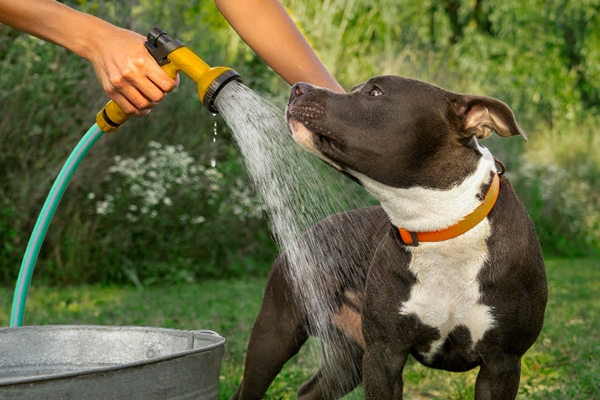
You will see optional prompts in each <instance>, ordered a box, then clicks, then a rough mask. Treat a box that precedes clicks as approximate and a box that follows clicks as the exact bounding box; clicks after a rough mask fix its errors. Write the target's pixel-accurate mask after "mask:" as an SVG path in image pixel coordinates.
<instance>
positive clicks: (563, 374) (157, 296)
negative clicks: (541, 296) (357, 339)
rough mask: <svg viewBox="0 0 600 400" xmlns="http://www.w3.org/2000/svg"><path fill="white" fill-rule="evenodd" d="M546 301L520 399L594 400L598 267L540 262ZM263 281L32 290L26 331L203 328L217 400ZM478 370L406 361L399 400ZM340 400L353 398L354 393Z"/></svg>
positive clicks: (285, 381)
mask: <svg viewBox="0 0 600 400" xmlns="http://www.w3.org/2000/svg"><path fill="white" fill-rule="evenodd" d="M547 269H548V280H549V286H550V299H549V303H548V308H547V315H546V323H545V326H544V330H543V331H542V334H541V335H540V337H539V339H538V341H537V342H536V344H535V345H534V346H533V347H532V348H531V349H530V350H529V352H528V353H527V354H526V356H525V358H524V360H523V372H522V378H521V387H520V395H519V398H520V399H569V400H572V399H600V367H599V365H598V362H599V361H600V319H598V318H597V316H598V315H600V297H599V296H598V293H600V260H598V259H589V258H588V259H575V260H556V259H554V260H549V261H548V262H547ZM264 284H265V280H264V279H239V280H223V281H207V282H201V283H198V284H185V285H174V286H157V287H148V288H145V289H143V290H138V289H135V288H133V287H104V286H79V287H69V288H52V287H45V286H43V287H37V286H35V280H34V285H33V286H32V288H31V290H30V295H29V298H28V304H27V312H26V314H25V323H26V324H28V325H48V324H100V325H143V326H162V327H170V328H177V329H190V330H192V329H212V330H214V331H216V332H218V333H220V334H221V335H223V336H225V337H226V338H227V351H226V354H225V357H224V359H223V365H222V370H221V393H220V396H219V398H220V399H227V398H229V396H231V394H232V393H233V392H234V390H235V388H236V387H237V385H238V384H239V381H240V377H241V375H242V368H243V358H244V351H245V346H246V342H247V340H248V336H249V332H250V330H251V328H252V325H253V322H254V318H255V316H256V313H257V312H258V308H259V307H260V301H261V297H262V290H263V287H264ZM11 301H12V288H0V325H2V326H6V325H8V321H9V313H10V305H11ZM315 346H317V343H316V342H315V341H313V342H311V346H308V347H309V348H307V349H303V351H302V352H301V354H299V355H298V356H297V357H296V358H295V359H294V360H293V361H292V362H291V363H290V364H289V365H287V366H286V368H285V369H284V370H283V371H282V373H281V374H280V376H279V377H278V378H277V380H276V381H275V382H274V383H273V385H272V387H271V388H270V390H269V392H268V394H267V397H266V398H268V399H288V398H295V397H296V396H295V393H296V389H297V387H298V385H299V384H300V383H301V382H303V381H304V380H306V379H308V377H309V376H310V375H311V374H312V373H314V372H315V371H316V368H317V362H316V361H315V360H314V358H313V357H312V355H311V350H310V347H315ZM476 373H477V371H476V370H474V371H471V372H469V373H463V374H454V373H447V372H443V371H435V370H431V369H427V368H424V367H423V366H421V365H419V364H418V363H416V362H414V361H411V362H410V363H409V365H408V366H407V368H406V369H405V373H404V378H405V398H406V399H472V398H473V384H474V381H475V377H476ZM348 398H362V392H361V390H360V389H358V390H356V391H355V393H353V394H352V395H350V396H348Z"/></svg>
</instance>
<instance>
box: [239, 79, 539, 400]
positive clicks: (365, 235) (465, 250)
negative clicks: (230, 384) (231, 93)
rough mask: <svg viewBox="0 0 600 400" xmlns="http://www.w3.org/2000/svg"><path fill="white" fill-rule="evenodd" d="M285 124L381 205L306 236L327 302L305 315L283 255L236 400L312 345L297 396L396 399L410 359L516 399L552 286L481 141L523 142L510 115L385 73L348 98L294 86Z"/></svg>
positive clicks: (486, 101) (250, 395) (491, 394)
mask: <svg viewBox="0 0 600 400" xmlns="http://www.w3.org/2000/svg"><path fill="white" fill-rule="evenodd" d="M286 117H287V120H288V124H289V127H290V130H291V132H292V134H293V136H294V138H295V140H296V141H297V142H298V143H299V144H300V145H301V146H302V147H304V148H305V149H307V150H308V151H310V152H312V153H314V154H316V155H317V156H318V157H320V158H321V159H322V160H324V161H325V162H327V163H328V164H330V165H331V166H333V167H334V168H336V169H337V170H339V171H340V172H342V173H344V174H346V175H348V176H350V177H351V178H352V179H354V180H355V181H357V182H358V183H360V184H361V185H363V186H364V187H365V188H366V190H368V191H369V192H370V193H371V194H372V195H373V196H374V197H375V198H377V199H378V200H379V201H380V202H381V206H380V207H371V208H364V209H359V210H355V211H351V212H348V213H342V214H338V215H335V216H332V217H330V218H327V219H325V220H323V221H321V222H320V223H318V224H316V225H315V226H314V227H312V228H311V229H310V230H309V231H308V232H306V234H305V235H304V236H303V237H302V238H301V239H300V240H299V241H298V244H297V249H300V250H301V251H307V252H313V251H314V252H315V254H314V256H313V260H314V264H315V265H314V269H315V271H319V272H318V274H319V276H320V278H319V280H320V281H321V282H322V283H324V284H322V285H321V286H319V287H320V288H321V289H320V300H319V301H320V302H325V303H328V304H327V307H322V308H321V307H319V309H316V308H315V307H314V304H313V303H311V304H308V305H307V302H306V298H305V297H303V296H301V295H300V294H299V293H297V291H295V288H296V287H297V286H298V285H295V284H294V283H293V282H290V278H289V274H288V271H289V269H290V268H291V266H290V264H291V263H290V258H289V256H288V254H287V253H284V254H282V255H281V256H280V257H279V258H278V259H277V261H276V262H275V264H274V266H273V269H272V271H271V274H270V276H269V280H268V283H267V288H266V290H265V294H264V299H263V304H262V308H261V310H260V313H259V315H258V317H257V320H256V323H255V326H254V328H253V331H252V334H251V338H250V342H249V346H248V351H247V354H246V365H245V371H244V378H243V381H242V384H241V386H240V387H239V388H238V391H237V392H236V394H235V395H234V396H233V399H258V398H261V397H262V396H263V395H264V393H265V392H266V390H267V388H268V387H269V385H270V384H271V382H272V380H273V379H274V378H275V376H276V375H277V374H278V373H279V371H280V370H281V368H282V367H283V365H284V364H285V362H287V361H288V360H289V359H290V358H291V357H292V356H294V355H295V354H296V353H297V352H298V350H299V349H300V348H301V346H302V345H303V344H304V342H305V341H306V340H307V338H308V337H309V336H310V335H312V334H316V335H319V336H320V337H321V339H322V341H323V346H324V350H325V353H324V354H325V357H324V360H323V363H322V366H321V369H320V370H319V371H318V372H317V373H316V374H315V375H314V376H313V377H312V378H311V379H310V380H309V381H308V382H306V383H305V384H303V385H302V387H301V388H300V390H299V392H298V395H299V398H301V399H333V398H339V397H341V396H343V395H344V394H346V393H348V392H349V391H351V390H352V389H354V388H355V387H356V386H357V385H359V384H360V382H361V381H362V382H363V384H364V393H365V398H366V399H401V398H402V391H403V382H402V370H403V368H404V365H405V363H406V360H407V358H408V356H409V355H412V356H413V357H415V358H416V359H417V360H418V361H420V362H421V363H423V364H424V365H426V366H428V367H432V368H439V369H444V370H450V371H467V370H470V369H472V368H474V367H476V366H480V367H481V368H480V371H479V374H478V376H477V382H476V385H475V398H476V399H477V400H484V399H494V400H503V399H514V398H515V396H516V394H517V390H518V387H519V378H520V367H521V358H522V356H523V354H524V353H525V352H526V351H527V349H529V347H530V346H531V345H532V344H533V343H534V341H535V340H536V338H537V337H538V335H539V333H540V330H541V328H542V324H543V319H544V311H545V306H546V299H547V283H546V276H545V269H544V262H543V258H542V252H541V249H540V245H539V242H538V239H537V236H536V234H535V229H534V227H533V224H532V222H531V219H530V218H529V216H528V214H527V211H526V210H525V208H524V206H523V205H522V203H521V202H520V201H519V200H518V199H517V196H516V195H515V193H514V191H513V189H512V187H511V185H510V183H509V181H508V180H507V179H506V177H504V176H501V173H502V171H497V164H496V162H495V159H494V157H493V156H492V154H491V153H490V152H489V151H488V149H486V148H485V147H483V146H481V145H480V144H479V143H478V141H477V139H484V138H486V137H488V136H489V135H491V134H492V132H496V133H497V134H498V135H500V136H503V137H509V136H513V135H520V136H522V137H523V138H525V133H524V132H523V131H522V130H521V128H520V127H519V126H518V124H517V122H516V121H515V118H514V116H513V113H512V111H511V110H510V109H509V107H508V106H507V105H506V104H504V103H502V102H500V101H499V100H496V99H493V98H489V97H482V96H471V95H463V94H457V93H453V92H450V91H447V90H444V89H442V88H439V87H437V86H434V85H431V84H428V83H425V82H421V81H418V80H414V79H408V78H404V77H399V76H380V77H375V78H372V79H371V80H369V81H368V82H366V83H364V84H361V85H359V86H358V87H356V88H355V89H353V90H352V91H351V92H350V93H347V94H338V93H334V92H331V91H329V90H326V89H323V88H319V87H314V86H310V85H308V84H304V83H300V84H296V85H295V86H294V87H293V88H292V94H291V97H290V101H289V104H288V108H287V111H286ZM340 236H341V240H340ZM315 243H317V244H318V246H315V245H314V244H315ZM317 248H318V249H317ZM328 277H329V278H328ZM315 314H320V315H318V318H315ZM317 320H318V321H325V323H324V324H323V323H322V322H320V323H319V324H320V325H319V326H318V327H317V326H316V325H317V324H318V323H317V322H315V321H317Z"/></svg>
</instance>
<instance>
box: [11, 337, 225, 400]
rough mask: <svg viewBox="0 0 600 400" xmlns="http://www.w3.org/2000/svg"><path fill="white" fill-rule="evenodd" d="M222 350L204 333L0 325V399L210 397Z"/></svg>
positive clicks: (215, 386)
mask: <svg viewBox="0 0 600 400" xmlns="http://www.w3.org/2000/svg"><path fill="white" fill-rule="evenodd" d="M224 351H225V339H224V338H222V337H221V336H219V335H218V334H216V333H215V332H212V331H205V330H204V331H181V330H176V329H164V328H145V327H119V326H117V327H111V326H77V325H48V326H25V327H16V328H0V399H19V400H22V399H49V400H50V399H85V400H95V399H119V400H122V399H128V400H134V399H139V400H149V399H202V400H204V399H206V400H208V399H216V398H217V396H218V391H219V374H220V370H221V358H222V356H223V353H224Z"/></svg>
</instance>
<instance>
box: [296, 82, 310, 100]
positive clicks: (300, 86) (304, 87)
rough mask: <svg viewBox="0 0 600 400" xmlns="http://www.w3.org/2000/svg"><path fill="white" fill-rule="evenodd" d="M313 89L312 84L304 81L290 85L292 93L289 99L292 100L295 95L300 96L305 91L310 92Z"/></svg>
mask: <svg viewBox="0 0 600 400" xmlns="http://www.w3.org/2000/svg"><path fill="white" fill-rule="evenodd" d="M312 89H313V86H312V85H309V84H308V83H304V82H298V83H296V84H295V85H294V86H292V94H291V95H290V101H292V100H294V99H295V98H297V97H300V96H302V95H303V94H305V93H308V92H310V91H311V90H312Z"/></svg>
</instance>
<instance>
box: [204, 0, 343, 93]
mask: <svg viewBox="0 0 600 400" xmlns="http://www.w3.org/2000/svg"><path fill="white" fill-rule="evenodd" d="M215 4H216V5H217V8H218V9H219V11H220V12H221V14H223V16H224V17H225V19H227V21H228V22H229V24H230V25H231V26H232V27H233V29H235V31H236V32H237V33H238V34H239V35H240V37H241V38H242V39H244V41H245V42H246V43H247V44H248V45H249V46H250V47H251V48H252V49H253V50H254V51H255V52H256V53H257V54H258V55H259V56H260V57H261V58H262V59H263V60H265V62H266V63H267V64H268V65H269V66H270V67H271V68H273V70H275V72H277V74H279V75H280V76H281V77H282V78H283V79H284V80H285V81H286V82H288V83H289V84H294V83H296V82H300V81H302V82H307V83H312V84H315V85H319V86H323V87H327V88H329V89H332V90H335V91H338V92H343V91H344V89H342V87H341V86H340V85H339V83H337V81H336V80H335V79H334V78H333V76H331V74H330V73H329V71H327V68H325V66H324V65H323V63H322V62H321V60H320V59H319V58H318V56H317V55H316V53H315V52H314V50H313V49H312V48H311V47H310V45H309V44H308V43H307V42H306V40H305V39H304V37H303V36H302V34H301V33H300V31H299V30H298V28H297V27H296V25H295V24H294V22H293V21H292V19H291V18H290V16H289V15H288V13H287V11H286V10H285V8H284V7H283V6H282V5H281V3H279V1H277V0H244V1H239V0H215Z"/></svg>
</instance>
